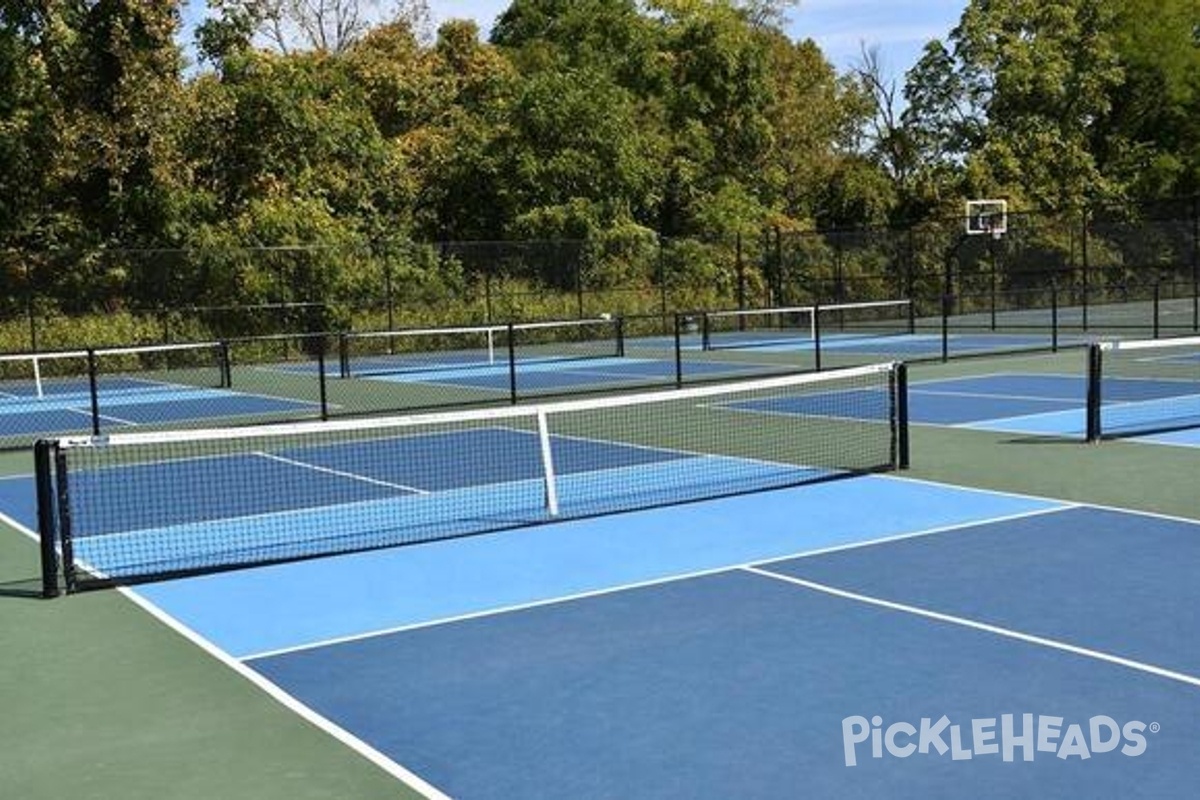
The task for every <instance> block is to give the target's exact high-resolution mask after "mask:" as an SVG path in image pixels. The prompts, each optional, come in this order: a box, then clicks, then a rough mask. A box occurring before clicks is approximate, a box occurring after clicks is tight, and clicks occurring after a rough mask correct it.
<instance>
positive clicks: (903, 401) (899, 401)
mask: <svg viewBox="0 0 1200 800" xmlns="http://www.w3.org/2000/svg"><path fill="white" fill-rule="evenodd" d="M892 391H893V393H894V397H893V398H892V399H893V403H894V411H893V416H894V419H895V425H896V437H895V443H896V452H895V456H894V458H893V460H892V463H893V465H894V466H895V468H896V469H908V466H909V445H908V364H905V363H904V362H903V361H900V362H897V364H896V368H895V371H894V372H893V373H892Z"/></svg>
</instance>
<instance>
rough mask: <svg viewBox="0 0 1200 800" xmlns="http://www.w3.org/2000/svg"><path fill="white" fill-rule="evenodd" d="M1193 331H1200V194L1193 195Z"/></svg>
mask: <svg viewBox="0 0 1200 800" xmlns="http://www.w3.org/2000/svg"><path fill="white" fill-rule="evenodd" d="M1192 331H1193V332H1196V331H1200V194H1194V195H1192Z"/></svg>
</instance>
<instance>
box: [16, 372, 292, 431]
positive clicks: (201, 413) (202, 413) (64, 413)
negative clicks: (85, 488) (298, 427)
mask: <svg viewBox="0 0 1200 800" xmlns="http://www.w3.org/2000/svg"><path fill="white" fill-rule="evenodd" d="M4 388H5V392H4V393H3V394H0V438H4V437H13V436H27V437H33V436H39V435H48V434H54V433H73V432H79V431H90V430H91V426H92V405H91V395H90V388H89V385H88V381H87V380H86V379H80V380H70V381H54V382H48V383H47V384H46V385H45V386H44V387H43V395H42V396H41V397H38V396H37V390H36V387H35V385H34V384H33V383H32V382H30V383H29V384H27V385H22V384H18V383H8V384H6V385H5V387H4ZM99 397H100V402H99V413H100V421H101V425H102V426H104V427H128V426H133V425H150V424H169V423H176V422H184V421H188V420H200V419H214V420H222V419H228V418H231V417H253V416H259V415H268V414H279V413H283V412H288V411H300V410H305V409H313V408H315V405H314V404H312V403H306V402H302V401H298V400H285V399H281V398H278V397H268V396H262V395H253V394H244V393H240V392H235V391H230V390H226V389H209V388H197V387H191V386H182V385H175V384H166V383H158V382H155V381H145V380H138V379H134V378H104V379H103V380H102V381H101V383H100V384H99Z"/></svg>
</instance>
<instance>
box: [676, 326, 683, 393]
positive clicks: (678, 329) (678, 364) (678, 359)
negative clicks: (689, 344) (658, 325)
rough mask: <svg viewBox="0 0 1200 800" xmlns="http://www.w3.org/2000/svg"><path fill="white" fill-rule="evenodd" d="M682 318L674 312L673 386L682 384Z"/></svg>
mask: <svg viewBox="0 0 1200 800" xmlns="http://www.w3.org/2000/svg"><path fill="white" fill-rule="evenodd" d="M682 327H683V320H682V319H681V318H680V314H679V312H678V311H676V312H675V386H676V387H679V386H683V333H682V330H681V329H682Z"/></svg>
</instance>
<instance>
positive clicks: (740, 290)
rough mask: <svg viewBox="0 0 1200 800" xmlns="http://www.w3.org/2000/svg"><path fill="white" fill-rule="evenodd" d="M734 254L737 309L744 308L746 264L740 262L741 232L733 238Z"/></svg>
mask: <svg viewBox="0 0 1200 800" xmlns="http://www.w3.org/2000/svg"><path fill="white" fill-rule="evenodd" d="M734 253H735V258H736V259H737V294H738V298H737V302H738V308H741V309H744V308H745V307H746V264H745V262H744V261H742V232H741V231H738V232H737V233H736V234H735V238H734Z"/></svg>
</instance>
